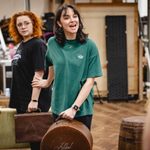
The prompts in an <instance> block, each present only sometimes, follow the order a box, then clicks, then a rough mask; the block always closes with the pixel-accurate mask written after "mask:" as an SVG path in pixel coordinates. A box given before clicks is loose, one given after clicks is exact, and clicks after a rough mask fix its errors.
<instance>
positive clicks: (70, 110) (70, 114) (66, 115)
mask: <svg viewBox="0 0 150 150" xmlns="http://www.w3.org/2000/svg"><path fill="white" fill-rule="evenodd" d="M76 112H77V111H76V110H74V109H73V108H72V107H70V108H68V109H66V110H65V111H63V112H61V113H60V114H59V115H60V116H61V117H62V118H66V119H69V120H72V119H74V117H75V115H76Z"/></svg>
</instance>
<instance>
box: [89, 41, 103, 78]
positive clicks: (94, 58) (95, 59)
mask: <svg viewBox="0 0 150 150" xmlns="http://www.w3.org/2000/svg"><path fill="white" fill-rule="evenodd" d="M89 48H90V50H89V51H90V52H89V64H88V75H87V76H88V77H100V76H102V68H101V63H100V56H99V53H98V48H97V46H96V44H95V43H94V42H93V41H91V42H90V45H89Z"/></svg>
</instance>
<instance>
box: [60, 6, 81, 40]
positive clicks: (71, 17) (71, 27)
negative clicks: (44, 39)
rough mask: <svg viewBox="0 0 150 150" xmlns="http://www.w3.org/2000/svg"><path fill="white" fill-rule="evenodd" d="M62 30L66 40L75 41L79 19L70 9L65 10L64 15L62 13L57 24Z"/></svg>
mask: <svg viewBox="0 0 150 150" xmlns="http://www.w3.org/2000/svg"><path fill="white" fill-rule="evenodd" d="M57 23H58V25H59V26H60V27H62V28H63V30H64V33H65V36H66V38H67V39H75V38H76V34H77V31H78V29H79V17H78V15H77V14H75V13H74V11H73V10H72V9H71V8H67V10H66V13H65V11H62V14H61V17H60V21H59V22H57Z"/></svg>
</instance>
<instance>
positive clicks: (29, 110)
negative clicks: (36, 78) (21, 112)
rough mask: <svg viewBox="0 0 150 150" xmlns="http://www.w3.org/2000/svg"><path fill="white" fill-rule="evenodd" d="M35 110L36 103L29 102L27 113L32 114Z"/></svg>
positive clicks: (36, 107)
mask: <svg viewBox="0 0 150 150" xmlns="http://www.w3.org/2000/svg"><path fill="white" fill-rule="evenodd" d="M37 109H38V101H37V102H34V101H30V103H29V104H28V109H27V112H34V111H36V110H37Z"/></svg>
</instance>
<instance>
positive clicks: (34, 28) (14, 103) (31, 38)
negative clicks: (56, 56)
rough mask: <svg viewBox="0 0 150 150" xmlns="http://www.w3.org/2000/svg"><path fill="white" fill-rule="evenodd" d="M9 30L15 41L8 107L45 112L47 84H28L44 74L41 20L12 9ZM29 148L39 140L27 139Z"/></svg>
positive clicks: (37, 149) (32, 14)
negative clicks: (15, 48)
mask: <svg viewBox="0 0 150 150" xmlns="http://www.w3.org/2000/svg"><path fill="white" fill-rule="evenodd" d="M9 33H10V36H11V37H12V38H13V40H14V42H15V43H16V44H19V46H18V49H17V51H16V54H15V55H14V57H13V60H12V72H13V76H12V86H11V95H10V103H9V107H11V108H16V110H17V113H25V112H26V111H28V112H34V111H37V109H38V108H40V110H41V111H42V112H47V111H48V110H49V107H50V101H51V98H50V96H51V92H50V88H49V87H48V88H45V89H41V88H36V87H34V88H32V86H31V83H32V80H33V79H34V78H35V77H38V78H43V77H44V78H47V74H46V72H45V63H44V58H45V53H46V49H47V47H46V44H45V43H44V41H43V40H42V39H41V35H42V21H41V20H40V18H38V17H37V16H36V15H35V14H34V13H32V12H29V11H22V12H18V13H15V14H14V15H13V16H12V18H11V21H10V24H9ZM31 149H32V150H39V149H40V142H39V143H31Z"/></svg>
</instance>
